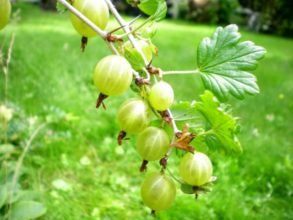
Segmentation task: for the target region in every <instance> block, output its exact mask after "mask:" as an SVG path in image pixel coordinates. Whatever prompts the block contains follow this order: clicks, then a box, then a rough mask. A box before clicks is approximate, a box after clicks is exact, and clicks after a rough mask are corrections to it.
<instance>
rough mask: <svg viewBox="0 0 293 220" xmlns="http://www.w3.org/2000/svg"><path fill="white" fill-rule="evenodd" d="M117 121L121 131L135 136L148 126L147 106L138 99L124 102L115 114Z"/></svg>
mask: <svg viewBox="0 0 293 220" xmlns="http://www.w3.org/2000/svg"><path fill="white" fill-rule="evenodd" d="M117 121H118V124H119V127H120V129H121V130H122V131H125V132H126V133H130V134H137V133H140V132H141V131H143V130H144V129H145V128H146V127H147V126H148V124H149V109H148V106H147V104H146V103H145V102H144V101H143V100H142V99H139V98H135V99H130V100H128V101H126V102H124V103H123V104H122V105H121V106H120V108H119V110H118V113H117Z"/></svg>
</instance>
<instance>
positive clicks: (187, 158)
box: [179, 152, 213, 186]
mask: <svg viewBox="0 0 293 220" xmlns="http://www.w3.org/2000/svg"><path fill="white" fill-rule="evenodd" d="M212 173H213V166H212V163H211V161H210V159H209V158H208V156H207V155H205V154H203V153H200V152H195V153H194V154H192V153H187V154H185V155H184V157H183V158H182V160H181V162H180V167H179V174H180V176H181V177H182V179H183V180H184V181H185V182H186V183H188V184H189V185H192V186H201V185H203V184H205V183H207V182H208V181H209V180H210V178H211V176H212Z"/></svg>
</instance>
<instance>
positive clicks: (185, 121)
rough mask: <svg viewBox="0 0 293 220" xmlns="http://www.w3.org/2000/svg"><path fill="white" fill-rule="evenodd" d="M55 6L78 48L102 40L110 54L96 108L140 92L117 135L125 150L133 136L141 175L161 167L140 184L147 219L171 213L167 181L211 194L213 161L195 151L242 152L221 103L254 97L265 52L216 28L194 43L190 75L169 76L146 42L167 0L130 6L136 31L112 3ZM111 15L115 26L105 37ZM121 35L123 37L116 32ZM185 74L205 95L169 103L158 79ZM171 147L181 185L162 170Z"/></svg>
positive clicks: (97, 77) (99, 71)
mask: <svg viewBox="0 0 293 220" xmlns="http://www.w3.org/2000/svg"><path fill="white" fill-rule="evenodd" d="M58 1H59V3H61V4H62V5H64V6H65V8H67V9H68V10H69V11H70V12H71V17H70V19H71V22H72V24H73V26H74V28H75V29H76V31H77V32H78V33H79V34H80V35H81V36H82V48H83V49H84V48H85V45H86V43H87V39H88V38H90V37H94V36H97V35H99V36H100V37H101V38H102V39H104V40H105V41H106V43H107V44H108V46H109V48H110V49H111V51H112V53H113V55H108V56H106V57H104V58H103V59H101V60H100V61H99V62H98V63H97V65H96V67H95V70H94V74H93V81H94V84H95V86H96V87H97V89H98V90H99V92H100V94H99V97H98V99H97V103H96V107H97V108H99V107H100V106H103V107H104V108H105V109H106V105H105V103H104V100H105V99H106V98H108V97H112V96H118V95H121V94H123V93H125V92H126V91H127V90H128V89H129V88H132V90H133V91H134V92H135V93H136V94H137V97H135V98H132V99H130V100H127V101H125V102H124V103H123V104H122V105H121V106H120V108H119V109H118V112H117V122H118V124H119V127H120V129H121V131H120V133H119V135H118V138H117V139H118V144H122V141H123V139H124V138H125V137H126V136H128V135H133V134H136V135H137V138H136V148H137V152H138V154H139V155H140V156H141V158H142V161H143V162H142V164H141V167H140V171H146V170H147V164H148V162H149V161H159V162H160V165H161V167H162V168H161V172H158V173H153V174H151V175H149V176H147V177H146V178H145V180H144V181H143V183H142V186H141V196H142V199H143V201H144V203H145V204H146V205H147V206H148V207H150V208H151V209H152V213H154V212H157V211H161V210H164V209H167V208H169V207H170V206H171V204H172V202H173V201H174V199H175V196H176V186H175V183H174V182H173V180H172V178H173V179H175V180H177V182H179V183H180V185H181V190H182V191H183V192H184V193H186V194H194V195H195V197H196V198H197V197H198V193H202V192H208V191H210V187H211V185H212V183H213V182H214V181H215V180H216V178H215V177H214V176H212V175H213V167H212V163H211V160H210V159H209V157H208V156H207V155H206V154H205V153H202V152H200V151H199V149H208V150H215V149H218V150H221V151H222V150H224V151H225V152H227V153H235V152H241V151H242V146H241V144H240V142H239V140H238V138H237V134H238V132H239V125H238V118H236V117H234V116H232V114H231V107H230V106H229V105H227V104H225V103H223V102H224V101H227V99H228V97H229V96H230V95H231V96H234V97H235V98H237V99H244V98H245V96H246V95H247V94H249V95H254V94H257V93H259V88H258V85H257V83H256V77H255V76H254V75H253V74H252V73H251V71H252V70H254V69H255V68H256V66H257V63H258V61H259V60H260V59H261V58H263V56H264V54H265V52H266V51H265V49H264V48H262V47H260V46H256V45H255V44H254V43H253V42H250V41H244V42H240V37H241V35H240V34H239V32H238V27H237V26H236V25H228V26H226V27H218V28H217V29H216V31H215V32H214V34H213V35H212V36H211V37H206V38H204V39H203V40H202V41H201V42H200V43H199V46H198V48H197V60H196V62H195V63H196V64H195V68H194V69H193V70H172V71H171V70H170V71H166V70H162V69H161V68H159V67H156V66H154V65H152V61H153V59H154V55H157V52H158V49H157V47H156V46H155V45H154V44H153V43H152V41H151V39H152V37H153V36H154V34H155V32H156V31H155V30H153V28H154V26H155V24H156V23H157V22H159V21H160V20H162V19H163V18H164V17H165V15H166V13H167V4H166V1H165V0H141V1H137V0H127V2H128V3H129V4H131V5H133V6H135V7H138V8H139V9H140V10H141V11H142V12H143V13H144V14H146V15H147V16H149V17H148V18H147V19H145V21H143V22H142V23H140V24H139V25H138V26H136V27H135V26H134V24H135V22H136V20H137V18H134V19H133V20H132V21H130V22H126V21H125V20H124V19H123V17H122V16H121V15H120V14H119V12H118V11H117V9H116V8H115V6H114V4H113V3H112V1H111V0H99V1H90V0H75V1H74V2H72V3H69V2H67V1H66V0H58ZM59 7H60V5H59ZM109 11H110V12H111V14H112V15H113V17H114V18H115V19H116V21H117V23H118V24H119V27H118V28H115V29H114V30H111V31H105V28H106V26H107V23H108V20H109V16H110V13H109ZM120 29H122V30H123V32H124V33H123V34H120V35H117V34H115V33H116V32H117V31H118V30H120ZM124 41H126V42H124ZM186 74H193V75H199V76H200V77H201V79H202V82H203V84H204V86H205V88H206V91H205V92H204V93H203V94H202V95H200V100H199V101H193V102H177V103H174V92H173V89H172V87H171V85H170V84H169V83H167V82H165V81H164V80H163V77H164V76H165V75H179V76H183V75H186ZM220 101H223V102H222V103H221V102H220ZM169 127H171V130H172V131H171V132H170V129H169ZM170 140H172V141H170ZM195 140H196V142H195ZM194 143H196V145H197V146H196V148H194V146H193V145H194ZM174 149H178V150H182V151H183V152H184V156H182V158H181V161H180V165H179V166H178V169H179V174H180V177H181V179H180V180H179V179H178V178H177V177H175V176H174V175H173V174H171V175H170V176H171V177H172V178H170V177H169V176H168V175H167V174H166V172H165V169H166V168H167V165H168V163H167V162H168V159H169V157H170V156H171V153H172V151H173V150H174ZM208 150H206V151H208ZM176 155H177V154H176ZM168 172H169V173H170V172H171V171H170V169H169V168H168Z"/></svg>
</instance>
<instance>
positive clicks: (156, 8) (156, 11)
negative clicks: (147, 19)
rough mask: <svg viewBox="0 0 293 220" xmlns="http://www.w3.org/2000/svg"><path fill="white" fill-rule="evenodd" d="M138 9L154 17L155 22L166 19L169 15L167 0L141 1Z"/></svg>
mask: <svg viewBox="0 0 293 220" xmlns="http://www.w3.org/2000/svg"><path fill="white" fill-rule="evenodd" d="M138 8H139V9H140V10H141V11H142V12H144V13H145V14H147V15H150V16H152V20H154V21H160V20H162V19H164V18H165V17H166V14H167V4H166V1H165V0H141V1H140V4H138Z"/></svg>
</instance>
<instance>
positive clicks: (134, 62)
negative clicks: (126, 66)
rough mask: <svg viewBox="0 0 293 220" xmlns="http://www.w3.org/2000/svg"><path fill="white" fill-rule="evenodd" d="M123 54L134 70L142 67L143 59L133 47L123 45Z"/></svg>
mask: <svg viewBox="0 0 293 220" xmlns="http://www.w3.org/2000/svg"><path fill="white" fill-rule="evenodd" d="M124 56H125V58H126V59H127V60H128V61H129V63H130V64H131V66H132V67H133V68H134V69H135V70H139V69H142V68H144V66H145V64H144V59H143V58H142V56H141V54H140V53H139V52H138V51H137V50H136V49H135V48H134V47H132V46H129V47H125V48H124Z"/></svg>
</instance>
